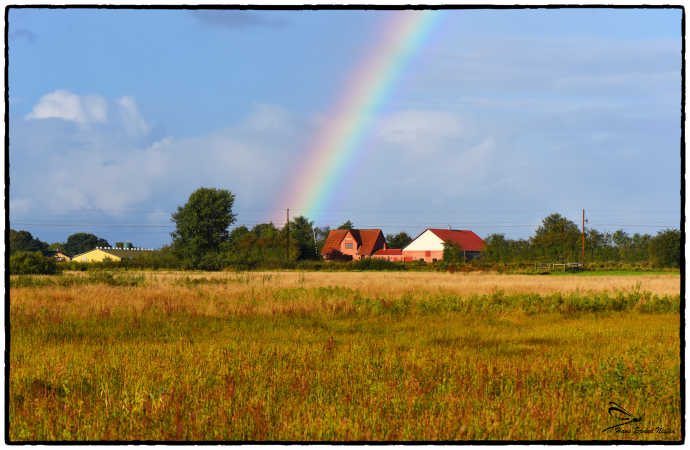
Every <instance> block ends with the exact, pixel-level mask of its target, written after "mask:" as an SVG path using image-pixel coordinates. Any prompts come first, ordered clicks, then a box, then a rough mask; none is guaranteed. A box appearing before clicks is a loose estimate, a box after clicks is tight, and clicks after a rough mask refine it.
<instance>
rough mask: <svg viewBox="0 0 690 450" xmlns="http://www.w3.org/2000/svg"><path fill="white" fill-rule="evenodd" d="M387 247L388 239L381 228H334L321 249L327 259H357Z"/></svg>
mask: <svg viewBox="0 0 690 450" xmlns="http://www.w3.org/2000/svg"><path fill="white" fill-rule="evenodd" d="M385 248H386V239H385V238H384V237H383V232H381V230H380V229H374V230H354V229H353V230H332V231H331V232H330V233H329V234H328V237H327V238H326V243H325V244H324V245H323V249H321V255H322V256H323V259H325V260H326V261H335V260H352V259H354V260H357V259H362V258H364V257H367V256H371V255H373V254H374V253H375V252H376V251H377V250H381V249H385Z"/></svg>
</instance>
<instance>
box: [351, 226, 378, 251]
mask: <svg viewBox="0 0 690 450" xmlns="http://www.w3.org/2000/svg"><path fill="white" fill-rule="evenodd" d="M352 231H359V238H360V239H359V241H360V242H361V244H360V247H359V251H358V252H357V253H359V254H360V255H371V254H372V253H374V251H375V250H376V249H377V248H378V246H377V245H376V244H377V243H379V244H380V246H381V247H383V242H384V237H383V233H382V232H381V230H379V229H376V230H352ZM379 238H380V242H379Z"/></svg>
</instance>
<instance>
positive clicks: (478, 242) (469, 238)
mask: <svg viewBox="0 0 690 450" xmlns="http://www.w3.org/2000/svg"><path fill="white" fill-rule="evenodd" d="M429 231H431V232H432V233H434V234H435V235H436V236H438V237H439V238H441V240H443V241H444V242H454V243H456V244H459V245H460V246H461V247H462V249H463V250H467V251H468V252H480V251H482V250H483V249H484V241H483V240H482V238H480V237H479V236H477V235H476V234H474V232H472V231H470V230H444V229H443V228H429Z"/></svg>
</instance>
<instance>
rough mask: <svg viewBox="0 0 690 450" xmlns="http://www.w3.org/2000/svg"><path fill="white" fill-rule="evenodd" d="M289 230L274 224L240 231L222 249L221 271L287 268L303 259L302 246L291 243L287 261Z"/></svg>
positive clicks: (237, 230)
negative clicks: (229, 269)
mask: <svg viewBox="0 0 690 450" xmlns="http://www.w3.org/2000/svg"><path fill="white" fill-rule="evenodd" d="M286 244H287V229H286V228H285V227H283V229H282V230H279V229H278V228H276V227H275V226H274V225H273V223H262V224H259V225H256V226H255V227H254V228H252V229H251V230H248V229H247V228H246V227H238V228H236V229H235V230H233V232H232V233H231V239H230V240H229V242H228V243H227V244H226V245H224V246H223V248H222V251H221V257H220V259H219V263H220V266H221V267H231V268H234V269H241V270H247V269H255V268H259V267H264V268H280V267H286V268H287V267H288V266H289V265H290V264H292V263H293V262H294V261H296V260H297V258H298V257H299V256H300V247H299V245H300V243H299V242H298V241H296V240H295V239H290V258H289V260H288V259H287V256H288V255H287V250H286Z"/></svg>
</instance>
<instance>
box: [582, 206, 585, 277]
mask: <svg viewBox="0 0 690 450" xmlns="http://www.w3.org/2000/svg"><path fill="white" fill-rule="evenodd" d="M582 268H583V269H584V268H585V210H584V209H583V210H582Z"/></svg>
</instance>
